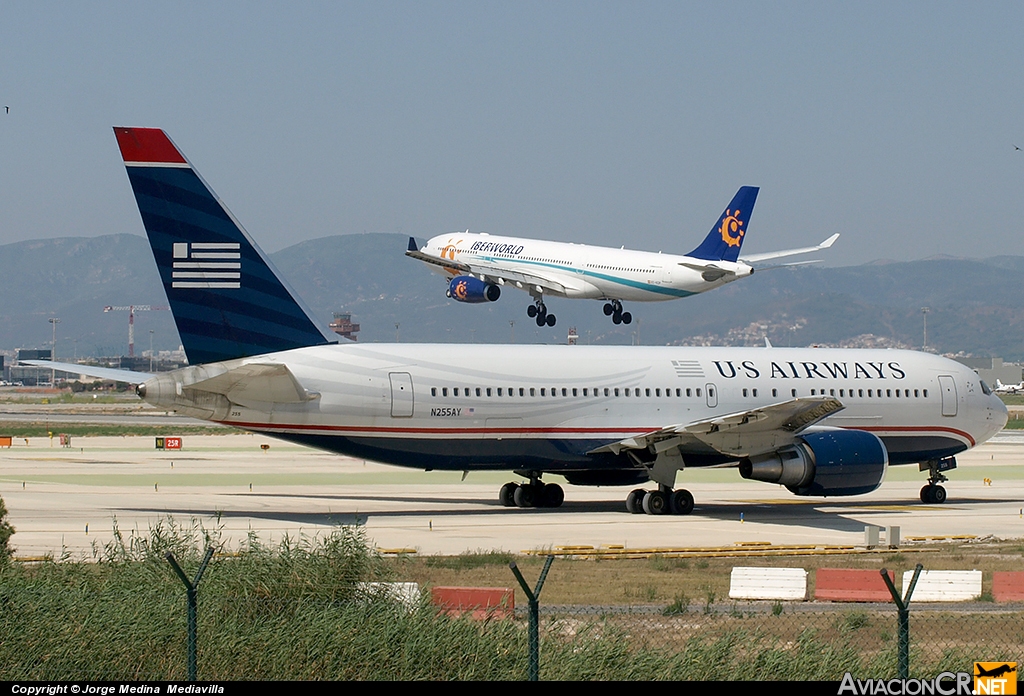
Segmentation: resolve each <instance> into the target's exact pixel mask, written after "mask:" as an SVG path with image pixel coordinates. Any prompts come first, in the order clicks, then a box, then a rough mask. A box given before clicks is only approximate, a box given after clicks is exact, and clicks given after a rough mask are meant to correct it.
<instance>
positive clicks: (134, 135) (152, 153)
mask: <svg viewBox="0 0 1024 696" xmlns="http://www.w3.org/2000/svg"><path fill="white" fill-rule="evenodd" d="M114 135H115V136H116V137H117V146H118V147H119V148H121V157H123V158H124V161H125V162H162V163H167V164H187V162H186V161H185V158H184V157H182V156H181V153H180V152H178V148H176V147H174V143H172V142H171V139H170V138H168V137H167V134H166V133H164V132H163V131H162V130H160V129H159V128H122V127H120V126H115V127H114Z"/></svg>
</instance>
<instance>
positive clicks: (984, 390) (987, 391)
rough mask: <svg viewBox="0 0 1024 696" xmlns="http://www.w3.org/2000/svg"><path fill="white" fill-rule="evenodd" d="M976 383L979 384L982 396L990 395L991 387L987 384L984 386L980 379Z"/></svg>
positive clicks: (983, 381)
mask: <svg viewBox="0 0 1024 696" xmlns="http://www.w3.org/2000/svg"><path fill="white" fill-rule="evenodd" d="M978 381H979V382H981V393H982V394H985V395H986V396H987V395H989V394H991V393H992V387H990V386H988V385H987V384H985V380H983V379H981V380H978Z"/></svg>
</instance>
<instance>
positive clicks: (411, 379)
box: [42, 128, 1007, 515]
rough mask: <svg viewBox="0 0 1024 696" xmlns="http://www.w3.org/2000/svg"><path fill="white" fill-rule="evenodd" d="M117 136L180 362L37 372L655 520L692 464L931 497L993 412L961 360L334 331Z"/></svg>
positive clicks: (239, 235)
mask: <svg viewBox="0 0 1024 696" xmlns="http://www.w3.org/2000/svg"><path fill="white" fill-rule="evenodd" d="M114 131H115V134H116V136H117V142H118V145H119V146H120V148H121V154H122V156H123V158H124V161H125V166H126V168H127V171H128V179H129V180H130V181H131V185H132V188H133V190H134V191H135V198H136V200H137V202H138V206H139V211H140V213H141V215H142V223H143V226H144V227H145V229H146V234H147V236H148V237H149V241H150V245H151V246H152V249H153V256H154V258H155V260H156V265H157V268H158V269H159V272H160V277H161V280H162V281H163V286H164V290H165V292H166V293H167V299H168V300H169V304H170V306H171V311H172V313H173V315H174V320H175V322H176V324H177V327H178V333H179V335H180V337H181V342H182V345H183V346H184V348H185V352H186V354H187V356H188V359H189V362H190V363H191V364H190V365H189V366H188V367H184V368H181V369H178V370H174V371H171V372H161V373H158V374H146V373H133V372H126V371H120V370H104V369H97V368H88V367H86V366H82V365H67V364H62V363H49V362H43V363H42V364H44V365H46V366H47V367H49V366H51V365H52V366H53V367H54V368H56V369H60V370H68V371H71V372H76V373H82V372H84V373H89V374H94V375H95V376H98V377H102V378H106V379H117V380H120V381H125V382H130V383H133V384H137V385H138V387H137V389H136V391H137V393H138V394H139V396H140V397H142V398H143V399H145V400H146V401H147V402H149V403H151V404H153V405H156V406H158V407H159V408H161V409H167V410H173V411H177V412H179V413H181V414H184V415H187V416H192V417H194V418H201V419H205V420H209V421H214V422H217V423H223V424H225V425H229V426H234V427H237V428H243V429H245V430H249V431H253V432H259V433H264V434H267V435H272V436H274V437H278V438H281V439H284V440H289V441H292V442H298V443H302V444H305V445H309V446H311V447H317V448H320V449H323V450H327V451H330V452H336V453H339V454H344V455H349V456H353V457H359V458H363V459H370V460H374V461H378V462H383V463H387V464H393V465H397V466H403V467H409V468H415V469H425V470H428V471H430V470H433V469H440V470H449V471H463V472H469V471H481V470H498V471H512V472H515V474H516V475H518V476H520V477H521V479H520V481H512V482H509V483H507V484H506V485H504V486H502V488H501V491H500V492H499V494H498V499H499V500H500V502H501V503H502V504H504V505H506V506H510V507H511V506H518V507H558V506H559V505H561V504H562V501H563V498H564V492H563V490H562V487H561V486H559V485H558V484H557V483H555V482H552V481H543V480H542V477H543V476H545V475H559V476H562V477H564V478H565V479H566V480H568V482H569V483H571V484H575V485H597V486H610V485H623V486H635V487H636V488H634V490H633V491H632V492H630V493H629V495H628V496H627V497H626V509H628V510H629V511H630V512H634V513H639V512H645V513H647V514H652V515H658V514H665V513H674V514H688V513H690V512H691V511H692V510H693V507H694V500H693V496H692V495H691V494H690V493H689V492H688V491H687V490H686V489H684V488H678V489H677V488H675V482H676V478H677V476H678V475H679V474H680V473H681V472H683V471H684V470H685V469H687V468H693V467H706V466H715V467H723V466H724V467H729V466H731V467H735V468H736V469H737V470H738V471H739V474H740V475H741V476H743V477H744V478H748V479H754V480H758V481H764V482H767V483H773V484H780V485H783V486H785V487H786V488H788V489H789V490H790V491H791V492H792V493H794V494H795V495H800V496H845V495H859V494H863V493H868V492H870V491H873V490H875V489H876V488H878V487H879V486H880V485H881V484H882V481H883V479H884V478H885V474H886V471H887V470H888V467H889V466H890V465H903V464H918V465H919V466H920V470H921V471H927V472H928V481H927V484H926V485H925V486H924V487H923V488H922V489H921V499H922V500H924V501H927V502H931V503H941V502H943V501H944V500H945V499H946V491H945V489H944V488H943V487H942V486H941V485H939V484H940V483H941V482H943V481H945V480H946V477H945V473H946V472H948V471H950V470H951V469H953V468H955V467H956V458H955V456H956V455H957V454H958V453H960V452H963V451H965V450H968V449H970V448H971V447H974V446H975V445H977V444H979V443H981V442H984V441H985V440H986V439H988V438H990V437H991V436H992V435H993V434H995V433H996V432H998V431H999V430H1000V429H1001V428H1002V427H1003V426H1004V425H1005V424H1006V417H1007V413H1006V407H1005V406H1004V405H1003V403H1002V401H1000V400H999V398H998V397H996V396H995V395H994V394H993V393H992V391H991V389H989V387H988V386H987V385H986V384H985V383H984V382H982V381H981V379H979V377H978V375H977V374H976V373H975V372H973V371H972V370H970V369H969V368H967V367H966V366H964V365H961V364H960V363H957V362H954V361H952V360H948V359H946V358H943V357H940V356H937V355H930V354H927V353H916V352H912V351H901V350H850V349H823V348H773V347H771V346H765V347H763V348H713V347H694V348H690V347H678V346H675V347H673V346H667V347H648V346H569V345H530V346H520V345H479V344H472V345H453V344H442V345H432V344H392V345H389V344H373V343H370V344H362V343H359V344H354V343H346V344H338V343H332V342H331V339H330V338H328V334H327V333H325V332H324V331H323V329H322V328H321V327H320V326H319V323H318V322H317V321H316V320H315V319H314V318H313V317H312V316H311V315H310V314H309V313H308V312H307V311H306V310H305V309H304V308H303V306H302V304H301V303H300V302H299V300H298V298H297V297H296V296H295V294H294V293H293V292H291V291H290V290H289V289H288V287H287V285H286V284H285V283H284V281H283V280H282V279H281V277H280V276H279V275H278V274H277V273H276V272H275V271H274V269H273V267H272V266H271V265H270V263H269V261H268V260H267V258H266V256H265V255H264V254H263V253H262V252H261V251H260V249H259V247H257V246H256V244H255V243H254V242H253V240H252V239H251V238H250V237H249V235H248V234H247V233H246V232H245V231H244V230H243V229H242V227H241V225H239V223H238V222H237V221H236V220H235V218H234V216H232V215H231V213H230V212H228V210H227V208H226V207H224V205H223V204H222V203H221V201H220V199H219V198H217V197H216V195H214V193H213V192H212V191H211V190H210V188H209V187H208V186H207V185H206V184H205V182H203V180H202V179H201V178H200V177H199V175H198V174H197V173H196V171H195V170H194V169H193V168H192V165H191V164H190V163H189V162H188V160H186V159H185V157H184V156H183V155H182V154H181V152H180V151H179V150H178V148H177V147H176V146H175V145H174V144H173V143H172V142H171V141H170V139H169V138H168V137H167V136H166V135H165V134H164V132H163V131H161V130H158V129H153V128H115V129H114ZM649 482H652V483H653V484H655V485H654V486H653V487H651V486H649V485H645V484H648V483H649Z"/></svg>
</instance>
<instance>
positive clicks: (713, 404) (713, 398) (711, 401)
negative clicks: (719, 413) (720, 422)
mask: <svg viewBox="0 0 1024 696" xmlns="http://www.w3.org/2000/svg"><path fill="white" fill-rule="evenodd" d="M704 394H705V396H706V397H707V403H708V408H717V407H718V388H717V387H715V385H713V384H705V385H704Z"/></svg>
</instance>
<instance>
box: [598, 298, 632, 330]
mask: <svg viewBox="0 0 1024 696" xmlns="http://www.w3.org/2000/svg"><path fill="white" fill-rule="evenodd" d="M604 315H605V316H606V317H611V318H612V323H615V324H630V323H632V322H633V315H632V314H630V313H629V312H623V311H622V303H621V302H619V301H618V300H612V301H611V302H606V303H605V305H604Z"/></svg>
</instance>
